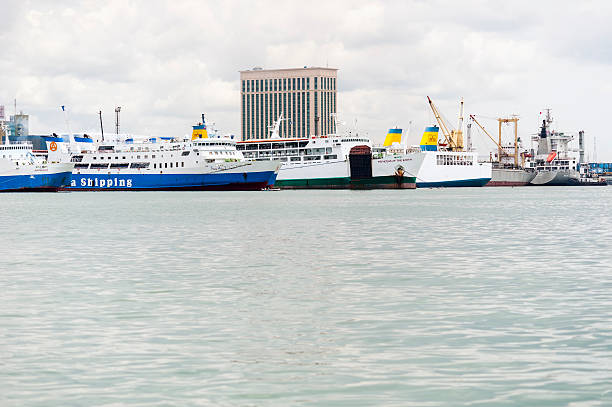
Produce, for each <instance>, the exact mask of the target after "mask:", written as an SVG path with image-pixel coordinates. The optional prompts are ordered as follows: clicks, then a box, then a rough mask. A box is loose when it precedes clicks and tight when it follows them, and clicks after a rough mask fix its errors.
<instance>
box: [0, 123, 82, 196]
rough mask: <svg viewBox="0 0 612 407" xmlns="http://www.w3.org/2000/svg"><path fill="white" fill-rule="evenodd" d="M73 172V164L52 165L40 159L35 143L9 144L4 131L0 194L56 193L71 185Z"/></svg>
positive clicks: (0, 133) (1, 133)
mask: <svg viewBox="0 0 612 407" xmlns="http://www.w3.org/2000/svg"><path fill="white" fill-rule="evenodd" d="M3 139H5V143H4V144H1V143H2V140H3ZM73 168H74V164H72V163H70V162H58V163H49V162H47V160H45V159H44V158H43V157H38V156H36V155H35V154H34V152H33V150H32V144H31V143H27V142H24V143H18V144H9V141H8V135H6V130H5V129H4V128H0V192H55V191H57V190H59V189H60V188H62V187H65V186H68V185H70V181H71V178H72V169H73Z"/></svg>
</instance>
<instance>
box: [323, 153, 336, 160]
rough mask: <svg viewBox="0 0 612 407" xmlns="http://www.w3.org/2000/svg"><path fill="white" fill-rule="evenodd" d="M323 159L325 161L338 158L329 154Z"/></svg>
mask: <svg viewBox="0 0 612 407" xmlns="http://www.w3.org/2000/svg"><path fill="white" fill-rule="evenodd" d="M323 158H325V159H326V160H335V159H336V158H338V155H337V154H329V155H326V156H324V157H323Z"/></svg>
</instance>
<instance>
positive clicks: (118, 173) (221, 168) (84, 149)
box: [46, 117, 281, 190]
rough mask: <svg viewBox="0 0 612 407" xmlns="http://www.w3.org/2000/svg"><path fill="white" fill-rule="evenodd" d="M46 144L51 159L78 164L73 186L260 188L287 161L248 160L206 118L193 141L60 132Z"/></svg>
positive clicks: (100, 187) (75, 166) (81, 187)
mask: <svg viewBox="0 0 612 407" xmlns="http://www.w3.org/2000/svg"><path fill="white" fill-rule="evenodd" d="M202 119H204V117H202ZM109 138H110V140H109ZM46 143H47V149H48V157H49V160H50V161H56V160H57V161H60V160H65V159H66V156H68V157H70V160H71V161H72V162H73V163H74V173H73V176H72V183H71V186H70V189H73V190H257V189H263V188H266V187H268V186H270V185H272V184H273V183H274V181H275V179H276V175H277V174H278V170H279V168H280V165H281V163H280V161H277V160H273V161H270V160H268V161H266V162H253V161H250V160H245V159H244V157H243V155H242V153H241V152H240V151H237V150H236V142H235V141H234V140H233V139H230V138H221V137H213V138H211V137H208V133H207V130H206V125H205V123H204V122H202V123H199V124H198V125H196V126H193V132H192V137H191V139H188V138H187V139H177V138H174V137H149V138H147V137H141V138H137V137H128V136H120V135H112V136H110V137H106V138H105V140H104V141H94V140H93V139H92V138H91V137H87V136H85V137H70V136H68V137H59V136H56V135H54V136H52V137H46Z"/></svg>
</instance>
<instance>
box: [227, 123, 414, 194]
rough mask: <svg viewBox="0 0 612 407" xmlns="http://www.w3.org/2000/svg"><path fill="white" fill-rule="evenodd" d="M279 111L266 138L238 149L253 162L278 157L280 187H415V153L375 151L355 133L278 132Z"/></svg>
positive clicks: (249, 142)
mask: <svg viewBox="0 0 612 407" xmlns="http://www.w3.org/2000/svg"><path fill="white" fill-rule="evenodd" d="M282 120H283V118H282V115H281V117H280V118H279V119H278V120H277V121H276V122H275V124H274V126H273V128H272V129H271V136H270V138H268V139H258V140H243V141H239V142H238V143H237V146H236V147H237V149H238V150H239V151H241V152H242V154H243V155H244V157H245V158H246V159H249V160H253V161H255V162H265V161H269V160H280V161H281V162H282V167H281V169H280V171H279V173H278V176H277V177H276V182H275V183H274V186H275V187H278V188H284V189H304V188H318V189H329V188H331V189H344V188H349V189H378V188H392V189H396V188H400V189H402V188H407V189H411V188H416V184H415V180H416V178H415V177H416V174H417V172H418V170H419V167H420V165H421V162H422V157H421V156H420V155H418V154H401V155H393V156H391V155H389V156H385V157H374V156H373V152H372V142H371V141H370V139H369V138H367V137H363V136H360V135H359V134H358V133H352V132H348V133H347V134H345V135H342V136H340V135H336V134H329V135H326V136H319V137H317V136H313V137H310V138H292V139H289V138H280V137H279V135H278V134H279V131H278V130H279V126H280V122H281V121H282Z"/></svg>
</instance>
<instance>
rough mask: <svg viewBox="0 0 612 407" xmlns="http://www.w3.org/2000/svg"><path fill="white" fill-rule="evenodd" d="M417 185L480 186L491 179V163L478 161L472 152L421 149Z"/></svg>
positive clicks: (420, 186)
mask: <svg viewBox="0 0 612 407" xmlns="http://www.w3.org/2000/svg"><path fill="white" fill-rule="evenodd" d="M417 154H422V155H423V156H424V158H423V164H422V165H421V167H420V170H419V172H418V175H417V187H419V188H435V187H482V186H484V185H486V184H487V182H489V181H490V180H491V177H492V167H491V163H479V162H478V155H477V154H476V153H474V152H449V151H422V152H420V153H417Z"/></svg>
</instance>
